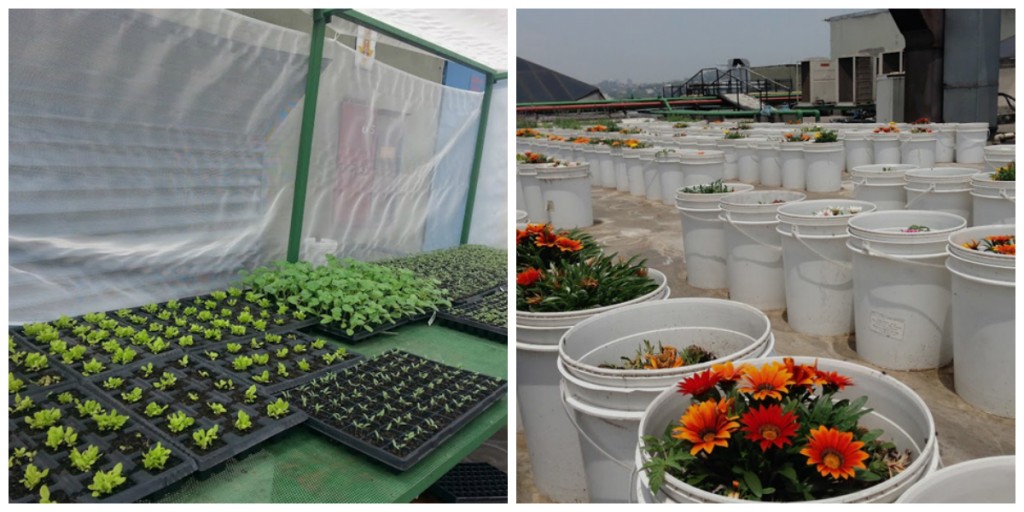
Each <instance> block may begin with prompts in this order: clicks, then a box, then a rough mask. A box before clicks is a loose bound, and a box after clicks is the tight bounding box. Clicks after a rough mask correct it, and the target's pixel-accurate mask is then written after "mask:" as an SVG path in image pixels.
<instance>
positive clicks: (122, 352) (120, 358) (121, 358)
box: [110, 346, 137, 365]
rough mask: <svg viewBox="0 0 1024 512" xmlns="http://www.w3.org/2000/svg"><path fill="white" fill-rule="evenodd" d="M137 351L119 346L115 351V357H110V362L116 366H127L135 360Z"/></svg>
mask: <svg viewBox="0 0 1024 512" xmlns="http://www.w3.org/2000/svg"><path fill="white" fill-rule="evenodd" d="M136 354H137V352H135V349H133V348H131V347H123V348H122V347H121V346H118V347H117V348H116V349H114V355H112V356H111V357H110V362H112V363H115V364H121V365H125V364H128V363H130V362H132V361H134V360H135V355H136Z"/></svg>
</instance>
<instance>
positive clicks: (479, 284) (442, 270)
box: [380, 245, 508, 301]
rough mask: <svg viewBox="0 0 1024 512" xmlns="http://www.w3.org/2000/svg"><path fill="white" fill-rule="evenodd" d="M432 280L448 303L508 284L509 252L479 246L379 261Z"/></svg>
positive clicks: (459, 247) (465, 246)
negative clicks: (443, 291) (443, 292)
mask: <svg viewBox="0 0 1024 512" xmlns="http://www.w3.org/2000/svg"><path fill="white" fill-rule="evenodd" d="M380 264H381V265H386V266H389V267H395V268H405V269H408V270H411V271H412V272H413V273H414V274H416V275H417V276H419V277H422V278H428V279H433V280H435V281H436V282H437V283H438V286H439V287H440V288H441V289H443V290H445V291H446V292H447V293H446V295H445V297H446V298H447V299H448V300H449V301H452V300H456V299H461V298H464V297H468V296H470V295H475V294H477V293H480V292H482V291H484V290H487V289H489V288H493V287H495V286H497V285H500V284H503V283H506V282H507V281H508V251H505V250H502V249H495V248H492V247H484V246H480V245H460V246H458V247H454V248H451V249H441V250H437V251H431V252H424V253H420V254H414V255H411V256H406V257H403V258H398V259H393V260H388V261H383V262H380Z"/></svg>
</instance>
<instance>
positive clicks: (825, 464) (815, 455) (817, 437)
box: [800, 425, 868, 480]
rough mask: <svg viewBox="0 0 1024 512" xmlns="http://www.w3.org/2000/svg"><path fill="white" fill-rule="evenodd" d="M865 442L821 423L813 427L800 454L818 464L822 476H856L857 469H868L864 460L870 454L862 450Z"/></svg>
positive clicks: (843, 477)
mask: <svg viewBox="0 0 1024 512" xmlns="http://www.w3.org/2000/svg"><path fill="white" fill-rule="evenodd" d="M863 446H864V443H862V442H860V441H854V440H853V434H852V433H850V432H842V431H840V430H836V429H834V428H825V425H821V426H819V427H818V429H817V430H814V429H812V430H811V432H810V438H809V440H808V442H807V447H806V448H804V449H803V450H800V455H804V456H806V457H807V464H808V465H817V467H816V468H815V469H817V470H818V472H819V473H821V476H831V477H832V478H837V479H838V478H842V479H843V480H845V479H847V478H850V477H852V476H854V474H855V472H854V470H855V469H867V467H866V466H864V461H865V460H867V458H868V454H867V453H865V452H864V451H862V450H861V447H863Z"/></svg>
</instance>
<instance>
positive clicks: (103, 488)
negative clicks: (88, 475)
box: [89, 462, 127, 498]
mask: <svg viewBox="0 0 1024 512" xmlns="http://www.w3.org/2000/svg"><path fill="white" fill-rule="evenodd" d="M121 469H122V466H121V463H120V462H118V463H117V464H116V465H115V466H114V469H111V470H110V471H97V472H96V474H95V475H93V477H92V484H90V485H89V490H90V491H92V497H93V498H99V497H100V496H103V495H104V494H111V493H113V492H114V488H115V487H117V486H119V485H121V484H123V483H125V481H126V480H127V478H125V477H123V476H121Z"/></svg>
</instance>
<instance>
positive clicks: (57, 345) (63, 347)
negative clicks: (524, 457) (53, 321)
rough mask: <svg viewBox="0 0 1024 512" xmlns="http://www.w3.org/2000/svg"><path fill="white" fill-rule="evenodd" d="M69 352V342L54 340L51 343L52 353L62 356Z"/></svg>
mask: <svg viewBox="0 0 1024 512" xmlns="http://www.w3.org/2000/svg"><path fill="white" fill-rule="evenodd" d="M67 350H68V342H66V341H64V340H53V341H51V342H50V353H51V354H53V355H55V356H56V355H60V354H63V353H64V352H67Z"/></svg>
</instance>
